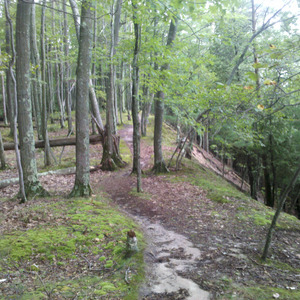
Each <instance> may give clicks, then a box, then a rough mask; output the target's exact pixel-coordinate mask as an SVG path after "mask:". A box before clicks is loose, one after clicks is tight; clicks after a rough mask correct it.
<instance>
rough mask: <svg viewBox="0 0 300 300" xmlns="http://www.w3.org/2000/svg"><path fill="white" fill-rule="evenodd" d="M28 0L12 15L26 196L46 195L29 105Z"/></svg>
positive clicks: (29, 2)
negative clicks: (39, 176)
mask: <svg viewBox="0 0 300 300" xmlns="http://www.w3.org/2000/svg"><path fill="white" fill-rule="evenodd" d="M32 4H33V2H32V1H28V2H24V1H22V0H18V3H17V16H16V53H17V60H16V81H17V99H18V125H19V139H20V154H21V163H22V169H23V172H24V187H25V194H26V197H27V198H29V197H34V196H36V195H40V196H46V195H48V192H47V191H46V190H45V189H44V188H43V187H42V185H41V183H40V181H39V179H38V176H37V167H36V159H35V147H34V135H33V124H32V106H31V99H30V95H31V94H30V45H29V41H30V13H31V5H32Z"/></svg>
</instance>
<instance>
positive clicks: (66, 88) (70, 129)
mask: <svg viewBox="0 0 300 300" xmlns="http://www.w3.org/2000/svg"><path fill="white" fill-rule="evenodd" d="M62 6H63V12H64V26H63V28H64V30H63V33H64V55H65V64H64V65H65V66H64V81H63V85H64V97H65V103H66V108H67V115H68V135H70V134H71V133H72V132H73V124H72V115H71V101H70V84H69V77H70V66H69V63H68V61H67V57H68V56H69V42H68V22H67V6H66V0H63V3H62Z"/></svg>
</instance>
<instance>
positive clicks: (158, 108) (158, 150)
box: [153, 17, 178, 173]
mask: <svg viewBox="0 0 300 300" xmlns="http://www.w3.org/2000/svg"><path fill="white" fill-rule="evenodd" d="M177 26H178V18H177V17H174V20H173V19H172V20H171V21H170V28H169V33H168V38H167V47H171V45H172V43H173V41H174V40H175V36H176V32H177ZM168 69H169V64H168V63H165V64H164V65H163V66H162V67H161V72H162V73H163V72H164V71H166V70H168ZM162 80H163V79H162ZM164 98H165V93H164V91H162V90H161V91H158V92H157V93H156V99H155V101H154V107H155V123H154V166H153V170H154V171H155V173H161V172H168V169H167V166H166V163H165V161H164V158H163V152H162V126H163V115H164Z"/></svg>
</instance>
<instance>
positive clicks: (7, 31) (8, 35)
mask: <svg viewBox="0 0 300 300" xmlns="http://www.w3.org/2000/svg"><path fill="white" fill-rule="evenodd" d="M5 3H6V5H7V9H8V7H9V4H10V1H9V0H7V1H6V2H5ZM10 31H11V28H10V25H9V20H7V16H6V22H5V42H6V47H5V52H6V54H7V55H8V56H9V55H11V53H10V52H11V49H10V44H11V35H12V34H11V32H10ZM5 75H6V93H7V97H6V98H7V107H8V119H9V124H10V133H9V136H14V118H15V116H14V110H15V108H14V101H13V95H12V78H11V74H10V71H9V70H7V71H6V72H5Z"/></svg>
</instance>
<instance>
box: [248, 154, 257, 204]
mask: <svg viewBox="0 0 300 300" xmlns="http://www.w3.org/2000/svg"><path fill="white" fill-rule="evenodd" d="M252 160H253V157H252V155H251V154H247V167H248V177H249V184H250V196H251V197H252V198H253V199H255V200H257V188H256V187H257V180H256V179H257V172H256V170H253V161H252ZM255 163H256V162H254V165H255Z"/></svg>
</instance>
